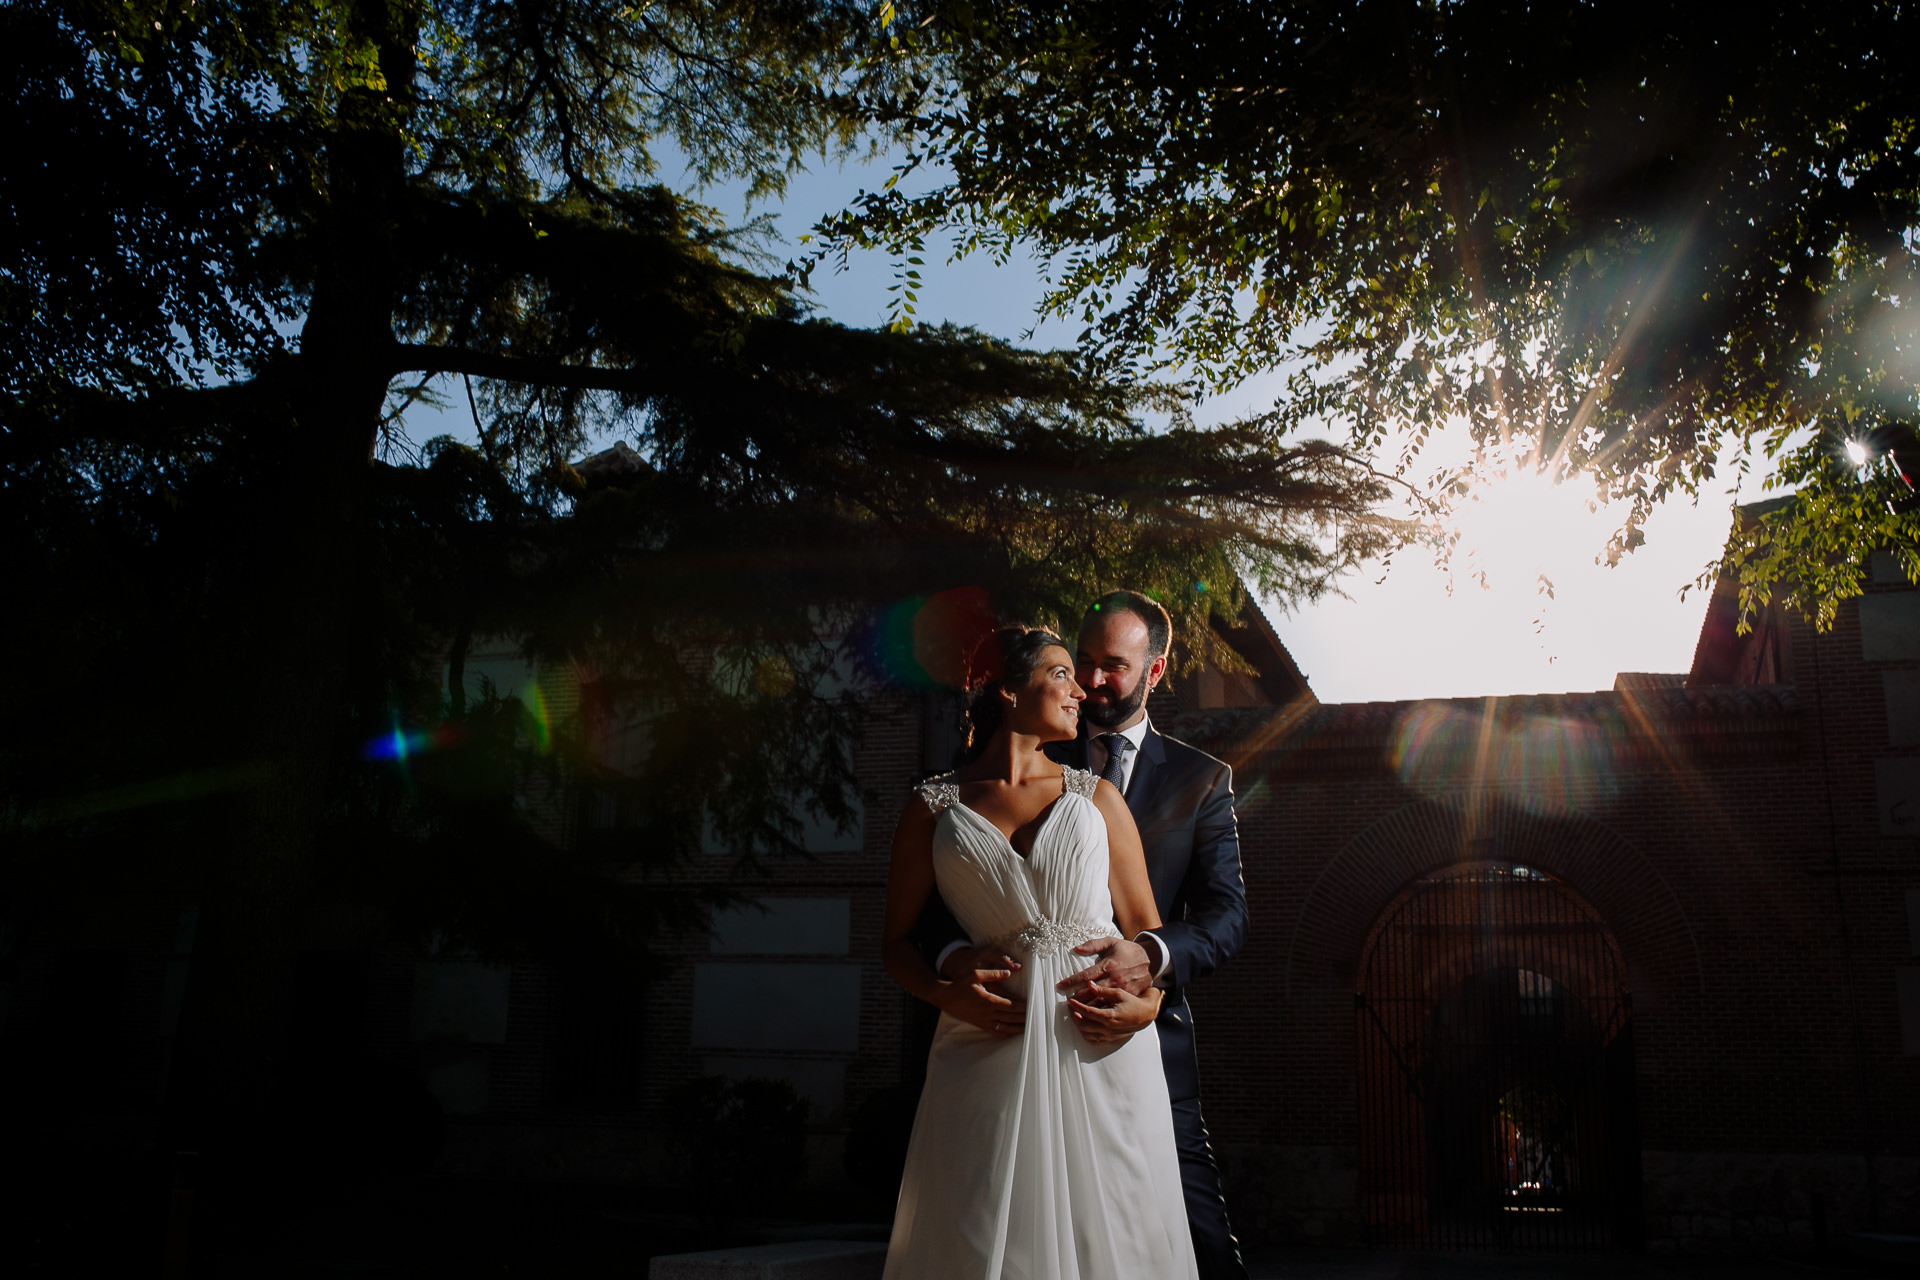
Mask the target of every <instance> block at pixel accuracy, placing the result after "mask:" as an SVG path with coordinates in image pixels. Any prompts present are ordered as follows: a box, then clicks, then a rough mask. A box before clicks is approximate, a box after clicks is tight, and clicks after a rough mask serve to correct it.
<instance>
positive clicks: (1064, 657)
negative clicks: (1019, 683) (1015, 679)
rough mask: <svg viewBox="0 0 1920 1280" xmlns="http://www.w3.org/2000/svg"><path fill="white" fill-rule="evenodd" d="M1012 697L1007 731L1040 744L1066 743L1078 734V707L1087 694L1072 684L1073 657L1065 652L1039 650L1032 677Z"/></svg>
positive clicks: (1056, 646)
mask: <svg viewBox="0 0 1920 1280" xmlns="http://www.w3.org/2000/svg"><path fill="white" fill-rule="evenodd" d="M1013 693H1014V694H1015V696H1016V701H1015V702H1014V703H1013V704H1012V705H1011V706H1009V707H1008V708H1007V712H1006V718H1007V724H1008V727H1009V728H1012V729H1014V730H1016V731H1017V732H1020V733H1030V734H1033V735H1034V736H1035V737H1037V738H1039V739H1040V740H1041V741H1042V742H1068V741H1071V740H1072V739H1073V738H1074V737H1075V736H1076V735H1078V734H1079V732H1080V703H1081V700H1082V699H1084V698H1085V697H1086V696H1087V691H1086V690H1085V689H1082V688H1081V687H1080V685H1079V684H1078V683H1077V682H1076V681H1075V680H1074V678H1073V655H1072V654H1070V653H1068V652H1067V651H1066V649H1065V648H1063V647H1061V646H1059V645H1052V646H1049V647H1048V648H1045V649H1043V650H1041V651H1040V661H1039V663H1038V664H1036V665H1035V667H1034V669H1033V675H1032V677H1031V678H1030V679H1028V681H1027V683H1026V686H1025V687H1024V688H1021V689H1017V690H1013Z"/></svg>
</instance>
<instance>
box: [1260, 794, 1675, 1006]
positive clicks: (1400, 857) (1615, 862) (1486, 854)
mask: <svg viewBox="0 0 1920 1280" xmlns="http://www.w3.org/2000/svg"><path fill="white" fill-rule="evenodd" d="M1473 861H1507V862H1518V863H1524V864H1526V865H1527V866H1532V867H1537V868H1539V869H1540V870H1542V871H1545V872H1547V873H1548V874H1550V875H1553V876H1556V877H1558V878H1559V879H1561V880H1564V881H1566V882H1567V883H1568V884H1569V885H1571V886H1573V887H1574V888H1575V889H1576V890H1577V891H1578V892H1579V893H1580V894H1581V895H1582V896H1584V897H1585V898H1586V899H1587V900H1588V901H1589V902H1591V903H1592V904H1593V907H1594V909H1595V910H1596V911H1598V912H1599V913H1600V914H1601V916H1602V917H1603V918H1604V919H1605V920H1606V922H1607V924H1608V925H1609V927H1611V928H1612V930H1613V932H1614V935H1615V936H1616V937H1618V938H1619V940H1620V944H1621V946H1622V947H1623V948H1624V949H1625V951H1626V954H1627V962H1628V966H1629V973H1630V975H1631V980H1632V985H1633V987H1634V989H1635V994H1636V1000H1637V1002H1639V1003H1641V1005H1642V1007H1644V1005H1645V1002H1646V1000H1648V999H1649V998H1652V999H1658V998H1659V996H1660V995H1662V994H1664V993H1672V994H1679V993H1682V992H1701V993H1704V991H1705V986H1706V978H1705V972H1704V970H1703V968H1702V966H1701V963H1700V948H1699V944H1698V943H1697V942H1696V941H1695V939H1694V935H1693V926H1692V924H1691V923H1690V922H1689V921H1688V920H1687V916H1686V912H1685V911H1684V910H1683V909H1682V908H1681V906H1680V901H1679V899H1678V898H1677V897H1676V896H1675V895H1674V892H1673V889H1672V887H1671V886H1670V885H1668V884H1667V881H1666V878H1665V877H1664V876H1662V875H1661V874H1660V872H1659V869H1658V868H1656V867H1655V866H1654V865H1653V864H1652V863H1651V862H1649V861H1648V860H1647V858H1646V856H1645V855H1644V854H1642V853H1641V852H1640V851H1639V850H1638V849H1637V848H1635V847H1634V846H1633V845H1632V844H1631V843H1629V842H1628V841H1627V840H1626V838H1625V837H1623V836H1621V835H1620V834H1619V833H1618V832H1616V831H1614V830H1612V829H1611V828H1609V827H1607V826H1605V825H1604V824H1602V823H1600V822H1598V821H1596V820H1595V819H1593V818H1590V817H1587V816H1585V815H1582V814H1570V815H1569V814H1562V815H1558V816H1553V817H1545V816H1541V815H1538V814H1531V813H1528V812H1526V811H1525V810H1523V809H1520V808H1517V807H1515V806H1513V805H1511V804H1506V803H1503V802H1501V801H1499V800H1497V799H1496V798H1494V797H1492V796H1491V795H1489V794H1487V793H1485V792H1481V793H1478V794H1475V795H1471V796H1459V797H1449V798H1447V799H1444V800H1420V801H1416V802H1415V803H1413V804H1409V805H1407V806H1405V807H1404V808H1401V809H1398V810H1395V811H1394V812H1393V813H1390V814H1388V815H1386V816H1385V817H1383V818H1381V819H1380V820H1379V821H1377V822H1375V823H1373V824H1372V825H1371V826H1369V827H1367V828H1366V829H1365V830H1363V831H1361V832H1360V833H1359V834H1358V835H1356V836H1355V837H1354V838H1353V839H1352V840H1350V841H1348V842H1347V844H1346V846H1345V847H1344V848H1342V849H1341V850H1340V852H1339V853H1337V854H1335V855H1334V857H1333V858H1332V859H1331V860H1330V861H1329V862H1328V863H1327V864H1326V866H1325V867H1323V868H1321V871H1320V874H1319V876H1318V877H1317V878H1316V879H1315V880H1314V882H1313V885H1312V887H1311V888H1309V889H1308V891H1307V894H1306V897H1305V898H1304V899H1303V900H1302V902H1301V904H1300V913H1299V915H1298V917H1296V919H1295V921H1294V926H1293V937H1292V940H1291V942H1290V943H1289V946H1288V950H1287V969H1286V992H1287V995H1288V997H1289V998H1291V996H1292V995H1293V993H1294V992H1295V991H1296V990H1300V991H1310V990H1313V989H1315V988H1316V987H1322V989H1324V987H1323V984H1327V983H1331V984H1332V985H1333V986H1334V987H1336V988H1339V989H1350V988H1351V987H1352V985H1353V980H1354V969H1355V966H1356V965H1358V963H1359V960H1360V952H1361V950H1362V948H1364V947H1365V945H1366V941H1367V937H1368V934H1369V931H1370V930H1371V929H1372V928H1373V926H1374V923H1375V922H1376V921H1377V920H1378V919H1379V918H1380V915H1381V913H1382V912H1384V911H1385V910H1386V909H1387V908H1388V906H1390V905H1391V904H1392V903H1393V901H1394V900H1395V898H1396V897H1397V896H1398V895H1399V894H1400V893H1401V892H1402V890H1404V889H1405V888H1406V886H1407V885H1408V884H1410V883H1411V882H1412V881H1414V880H1416V879H1417V878H1419V877H1420V876H1423V875H1426V874H1428V873H1429V872H1433V871H1437V870H1439V869H1440V868H1442V867H1447V866H1452V865H1454V864H1456V863H1461V862H1473Z"/></svg>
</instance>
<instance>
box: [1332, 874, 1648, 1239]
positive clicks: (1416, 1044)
mask: <svg viewBox="0 0 1920 1280" xmlns="http://www.w3.org/2000/svg"><path fill="white" fill-rule="evenodd" d="M1354 987H1355V992H1354V1016H1355V1021H1356V1032H1357V1035H1358V1064H1357V1065H1358V1070H1359V1081H1358V1084H1359V1096H1358V1103H1359V1121H1360V1135H1359V1136H1360V1151H1359V1157H1360V1161H1359V1162H1360V1187H1359V1192H1360V1210H1361V1214H1362V1218H1363V1221H1364V1223H1365V1227H1366V1230H1367V1234H1368V1236H1369V1237H1370V1238H1371V1239H1372V1240H1374V1241H1375V1242H1377V1243H1382V1244H1394V1245H1420V1246H1442V1247H1464V1248H1523V1249H1555V1248H1560V1249H1581V1250H1591V1249H1595V1248H1606V1247H1609V1246H1626V1247H1632V1246H1634V1245H1636V1244H1637V1243H1638V1240H1639V1232H1640V1229H1641V1228H1640V1204H1639V1181H1640V1170H1639V1139H1638V1133H1637V1128H1636V1125H1635V1120H1634V1106H1633V1005H1632V995H1631V992H1630V991H1629V987H1628V977H1627V966H1626V961H1625V958H1624V956H1623V953H1622V951H1621V948H1620V944H1619V941H1618V940H1617V939H1616V938H1615V937H1614V935H1613V933H1612V932H1611V931H1610V930H1609V929H1608V928H1607V925H1606V923H1605V921H1604V920H1603V919H1602V918H1601V916H1600V914H1599V913H1598V912H1596V911H1595V910H1594V909H1593V907H1592V906H1591V905H1590V904H1589V903H1588V902H1587V901H1586V900H1585V899H1584V898H1583V897H1582V896H1581V895H1580V894H1579V893H1578V892H1576V891H1575V890H1574V889H1573V888H1572V887H1571V886H1569V885H1568V884H1566V883H1565V882H1563V881H1561V880H1560V879H1558V878H1556V877H1555V876H1553V875H1551V874H1549V873H1547V872H1545V871H1542V870H1539V869H1538V868H1535V867H1531V866H1527V865H1523V864H1518V863H1513V862H1505V861H1474V862H1467V863H1459V864H1455V865H1452V866H1448V867H1443V868H1440V869H1438V870H1433V871H1429V872H1427V873H1425V874H1423V875H1421V876H1419V877H1418V878H1417V879H1415V880H1414V881H1413V882H1412V883H1411V884H1409V885H1407V886H1406V887H1405V889H1404V890H1403V891H1402V892H1401V893H1400V894H1399V895H1398V897H1397V898H1395V899H1394V900H1393V901H1392V902H1391V903H1390V904H1389V905H1388V906H1387V908H1386V910H1385V911H1384V912H1382V913H1381V915H1380V916H1379V917H1378V919H1377V921H1376V923H1375V925H1374V927H1373V929H1372V931H1371V933H1370V936H1369V937H1368V938H1367V941H1366V944H1365V946H1364V947H1363V949H1362V951H1361V957H1360V964H1359V967H1358V971H1357V973H1356V974H1355V983H1354Z"/></svg>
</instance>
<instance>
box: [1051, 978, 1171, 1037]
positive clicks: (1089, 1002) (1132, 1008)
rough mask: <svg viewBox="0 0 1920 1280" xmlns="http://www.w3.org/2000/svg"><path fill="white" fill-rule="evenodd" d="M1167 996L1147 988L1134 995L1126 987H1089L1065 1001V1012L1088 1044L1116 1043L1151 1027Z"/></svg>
mask: <svg viewBox="0 0 1920 1280" xmlns="http://www.w3.org/2000/svg"><path fill="white" fill-rule="evenodd" d="M1165 998H1166V993H1165V992H1164V991H1161V990H1159V989H1158V988H1149V989H1148V991H1147V994H1146V995H1144V996H1136V995H1134V994H1133V993H1132V992H1131V991H1128V990H1127V989H1126V988H1125V987H1088V988H1087V989H1086V990H1084V991H1082V992H1080V993H1079V994H1078V995H1074V996H1070V997H1068V999H1067V1013H1068V1016H1070V1017H1071V1018H1072V1019H1073V1024H1074V1025H1075V1026H1077V1027H1079V1028H1080V1034H1081V1035H1082V1036H1084V1037H1085V1038H1086V1040H1087V1042H1088V1043H1090V1044H1119V1043H1120V1042H1122V1041H1124V1040H1126V1039H1127V1038H1128V1037H1129V1036H1131V1035H1133V1033H1134V1032H1136V1031H1140V1030H1143V1029H1145V1028H1146V1027H1149V1026H1151V1025H1153V1020H1154V1019H1155V1018H1157V1017H1159V1016H1160V1002H1161V1001H1162V1000H1164V999H1165Z"/></svg>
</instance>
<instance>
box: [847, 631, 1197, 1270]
mask: <svg viewBox="0 0 1920 1280" xmlns="http://www.w3.org/2000/svg"><path fill="white" fill-rule="evenodd" d="M982 649H983V656H985V657H987V658H988V659H989V660H990V661H989V665H990V666H991V667H992V670H991V671H990V673H989V678H988V679H986V680H984V681H983V682H981V683H980V684H979V685H978V687H977V688H976V689H975V690H974V693H973V699H972V704H971V706H970V708H969V711H968V718H969V720H970V722H971V726H972V729H971V733H970V735H969V745H970V747H971V748H972V749H973V751H974V757H973V759H972V761H971V763H969V764H967V765H966V766H965V767H963V768H961V769H960V770H959V771H958V772H955V773H951V774H947V775H946V776H944V777H941V778H935V779H933V780H932V781H930V782H926V783H923V784H921V786H920V787H919V788H918V799H914V800H909V801H908V802H907V807H906V811H905V812H904V813H903V814H901V816H900V826H899V828H898V830H897V831H896V832H895V833H894V838H893V861H892V867H891V870H890V871H889V874H888V878H887V914H886V924H885V929H884V939H883V942H882V948H881V950H882V956H883V958H884V959H885V961H886V966H887V972H888V973H890V974H891V975H892V976H893V979H894V981H896V982H898V983H899V984H900V985H901V986H902V987H904V988H906V990H907V991H908V992H909V993H911V994H912V995H914V996H917V997H918V998H920V999H922V1000H925V1001H927V1002H928V1003H929V1004H933V1005H935V1006H937V1007H938V1008H939V1009H940V1010H941V1016H940V1024H939V1028H938V1030H936V1031H935V1033H934V1039H933V1051H932V1053H931V1055H930V1056H929V1057H928V1060H927V1083H926V1090H925V1092H924V1093H923V1094H922V1095H921V1097H920V1109H919V1112H918V1114H917V1115H916V1116H915V1117H914V1122H913V1139H912V1142H911V1144H910V1145H909V1147H908V1149H907V1164H906V1173H905V1176H904V1178H903V1179H902V1181H901V1184H900V1203H899V1208H898V1210H897V1212H896V1214H895V1217H894V1224H893V1240H892V1243H891V1245H890V1246H889V1247H888V1250H887V1269H886V1280H921V1278H923V1277H931V1278H943V1280H1052V1278H1053V1277H1078V1278H1079V1280H1095V1278H1098V1280H1131V1278H1133V1277H1138V1278H1140V1280H1147V1278H1148V1277H1152V1278H1154V1280H1158V1278H1159V1277H1163V1276H1174V1277H1178V1276H1187V1277H1192V1276H1194V1275H1196V1272H1195V1268H1194V1257H1193V1243H1192V1237H1191V1236H1190V1234H1189V1233H1188V1229H1187V1215H1186V1207H1185V1202H1184V1200H1183V1198H1182V1193H1181V1188H1180V1163H1179V1159H1178V1157H1177V1155H1176V1154H1175V1150H1174V1142H1173V1121H1172V1113H1171V1111H1170V1110H1169V1104H1168V1101H1167V1083H1166V1076H1165V1075H1164V1074H1163V1070H1162V1067H1161V1064H1160V1047H1159V1042H1158V1036H1157V1033H1156V1032H1155V1030H1154V1027H1153V1019H1154V1016H1155V1015H1156V1014H1157V1013H1158V1012H1159V1007H1160V992H1159V991H1150V992H1149V993H1148V994H1147V995H1146V996H1145V997H1139V996H1133V995H1129V994H1128V993H1126V992H1124V991H1121V990H1118V989H1111V988H1099V989H1097V990H1090V991H1082V992H1080V993H1078V994H1077V995H1075V996H1073V997H1063V996H1059V995H1057V994H1056V991H1055V984H1056V983H1058V982H1060V981H1061V980H1062V979H1064V978H1065V977H1067V975H1068V974H1070V973H1073V972H1075V971H1076V970H1077V968H1078V967H1079V965H1080V964H1081V963H1082V961H1081V959H1080V957H1077V956H1075V955H1074V954H1073V951H1072V949H1073V948H1074V947H1075V946H1077V945H1079V944H1080V943H1082V942H1085V941H1087V940H1088V939H1090V938H1100V937H1111V936H1114V934H1115V933H1116V928H1115V925H1116V923H1117V924H1118V932H1119V933H1120V934H1121V935H1122V936H1125V937H1129V938H1130V937H1133V936H1135V935H1136V934H1137V933H1139V932H1140V931H1142V930H1146V929H1152V928H1155V927H1157V926H1158V925H1159V923H1160V919H1159V915H1158V913H1157V912H1156V910H1155V908H1154V902H1153V889H1152V886H1151V885H1150V884H1149V883H1148V880H1147V866H1146V860H1145V858H1144V857H1143V855H1142V854H1141V850H1140V836H1139V832H1138V831H1136V830H1135V828H1134V825H1133V818H1132V815H1131V814H1129V813H1128V811H1127V806H1126V802H1125V801H1124V800H1123V799H1121V796H1120V793H1119V792H1118V791H1116V790H1114V788H1113V786H1112V785H1111V784H1110V783H1106V782H1101V781H1099V780H1098V779H1096V778H1095V777H1094V775H1093V774H1091V773H1087V772H1085V771H1083V770H1080V769H1063V768H1062V767H1061V766H1060V765H1058V764H1055V763H1054V762H1053V761H1051V760H1049V759H1048V758H1047V757H1046V756H1045V755H1043V754H1042V753H1041V748H1042V747H1043V746H1044V745H1045V744H1047V743H1050V742H1065V741H1070V740H1072V739H1073V738H1074V737H1075V735H1076V734H1077V733H1078V730H1079V719H1080V701H1081V699H1083V698H1084V697H1086V693H1085V691H1083V690H1082V689H1081V688H1080V686H1079V685H1078V684H1076V683H1074V679H1073V658H1072V655H1071V654H1069V653H1068V651H1067V647H1066V645H1065V643H1064V642H1063V641H1062V640H1061V639H1060V637H1058V636H1056V635H1054V634H1053V633H1052V632H1050V631H1044V630H1041V629H1038V628H1029V627H1008V628H1003V629H1002V630H1000V631H998V632H996V633H995V634H994V636H993V637H992V638H991V639H989V640H988V641H986V642H985V644H984V645H983V646H982ZM936 885H937V886H938V888H939V891H940V895H941V897H943V898H944V899H945V900H946V903H947V905H948V907H949V908H951V909H952V911H953V913H954V915H955V916H956V917H958V919H959V921H960V924H961V926H962V927H963V928H964V929H966V931H967V932H968V933H969V934H970V935H971V936H972V938H973V941H974V943H975V945H985V944H989V943H991V944H992V945H993V946H995V947H996V948H999V949H1001V950H1003V951H1004V952H1005V953H1006V960H1005V961H1004V963H1003V970H1004V973H1005V979H1004V981H1001V982H997V983H995V984H994V986H995V987H997V988H999V991H995V990H993V989H989V988H988V987H985V986H982V985H980V984H979V983H977V982H976V983H973V984H961V983H950V982H944V981H942V980H941V979H940V978H939V977H938V976H937V975H936V974H935V973H934V972H933V970H932V969H931V968H929V967H928V965H927V963H926V961H925V959H924V958H923V957H922V956H921V955H920V952H919V951H918V949H917V948H916V947H915V946H914V943H913V942H912V940H911V936H910V935H911V934H912V932H913V928H914V925H915V922H916V921H917V920H918V919H919V917H920V912H921V908H922V907H923V906H924V905H925V904H926V901H927V898H928V895H929V894H930V893H931V892H932V891H933V889H934V887H935V886H936ZM1002 993H1004V994H1002ZM1022 996H1024V997H1025V999H1022ZM1029 1000H1030V1001H1031V1002H1032V1008H1031V1010H1029V1009H1028V1007H1027V1003H1026V1002H1027V1001H1029Z"/></svg>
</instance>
